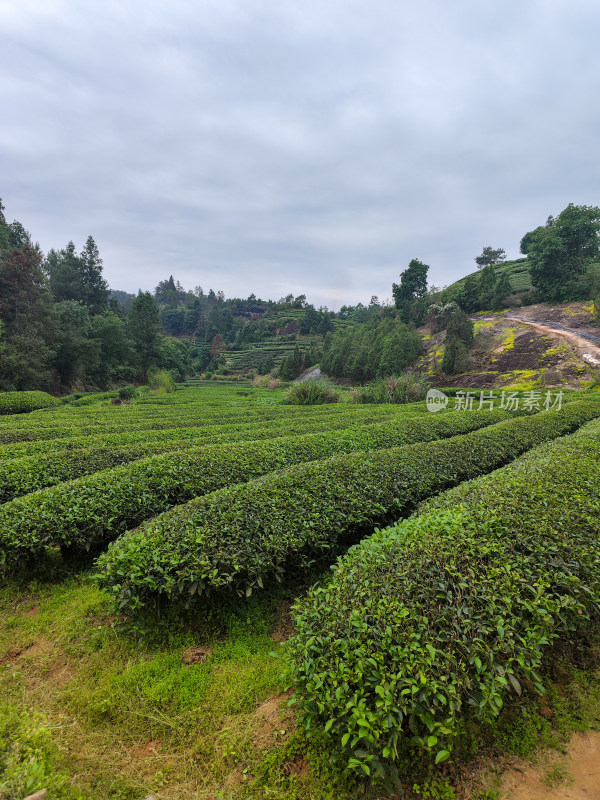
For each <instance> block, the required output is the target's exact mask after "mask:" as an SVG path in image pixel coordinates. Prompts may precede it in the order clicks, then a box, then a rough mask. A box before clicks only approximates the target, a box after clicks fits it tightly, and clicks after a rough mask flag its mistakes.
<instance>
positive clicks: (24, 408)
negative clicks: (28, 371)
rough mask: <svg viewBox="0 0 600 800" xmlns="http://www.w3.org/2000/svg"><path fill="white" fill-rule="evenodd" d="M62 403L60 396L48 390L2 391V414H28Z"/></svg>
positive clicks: (0, 399) (0, 403) (0, 404)
mask: <svg viewBox="0 0 600 800" xmlns="http://www.w3.org/2000/svg"><path fill="white" fill-rule="evenodd" d="M60 404H61V401H60V400H59V399H58V397H52V395H51V394H48V393H47V392H0V414H26V413H28V412H29V411H37V410H38V409H41V408H53V407H54V406H59V405H60Z"/></svg>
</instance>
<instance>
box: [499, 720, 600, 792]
mask: <svg viewBox="0 0 600 800" xmlns="http://www.w3.org/2000/svg"><path fill="white" fill-rule="evenodd" d="M501 797H502V798H503V800H599V798H600V732H598V731H587V732H586V733H576V734H575V735H574V736H573V738H572V739H571V741H570V742H569V745H568V751H567V754H566V755H565V756H558V755H557V756H556V757H555V758H552V759H551V760H549V761H548V763H545V764H544V765H543V766H539V765H538V766H533V765H531V764H529V763H527V762H522V763H519V764H517V765H515V766H514V767H512V768H511V769H510V770H509V771H508V772H506V773H505V774H504V777H503V779H502V794H501Z"/></svg>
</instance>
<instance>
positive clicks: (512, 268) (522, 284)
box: [448, 258, 532, 292]
mask: <svg viewBox="0 0 600 800" xmlns="http://www.w3.org/2000/svg"><path fill="white" fill-rule="evenodd" d="M495 270H496V275H498V276H500V275H502V274H504V273H506V274H507V275H508V277H509V279H510V282H511V285H512V288H513V291H515V292H526V291H528V290H529V289H531V288H532V284H531V276H530V274H529V267H528V266H527V259H526V258H517V259H515V260H514V261H505V262H504V263H503V264H496V265H495ZM480 272H481V271H480V270H474V271H473V272H470V273H468V274H467V275H465V276H464V277H463V278H460V280H458V281H455V282H454V283H451V284H450V286H448V290H449V292H452V291H453V290H456V289H458V288H460V287H461V286H462V285H463V283H464V282H465V280H466V278H468V277H469V275H474V276H478V275H479V274H480Z"/></svg>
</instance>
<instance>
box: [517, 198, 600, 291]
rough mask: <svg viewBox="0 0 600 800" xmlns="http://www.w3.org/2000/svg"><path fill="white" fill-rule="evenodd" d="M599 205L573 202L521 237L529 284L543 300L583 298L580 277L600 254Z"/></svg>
mask: <svg viewBox="0 0 600 800" xmlns="http://www.w3.org/2000/svg"><path fill="white" fill-rule="evenodd" d="M599 233H600V208H598V207H596V206H576V205H574V204H573V203H569V205H568V206H567V207H566V208H565V209H564V210H563V211H561V213H560V214H559V215H558V216H557V217H556V218H553V217H549V218H548V220H547V221H546V225H545V226H540V227H538V228H536V229H535V230H533V231H529V232H528V233H526V234H525V236H524V237H523V238H522V239H521V252H523V253H525V254H526V255H527V260H528V262H529V272H530V274H531V280H532V282H533V285H534V286H535V288H536V289H537V291H538V294H539V295H540V298H541V299H542V300H543V301H545V302H550V303H554V302H561V301H566V300H577V299H583V298H584V297H585V296H586V294H587V289H586V284H585V280H584V276H585V274H586V272H587V270H588V269H589V265H590V263H591V262H592V261H593V260H594V259H595V258H596V257H597V256H598V255H599V254H600V238H599Z"/></svg>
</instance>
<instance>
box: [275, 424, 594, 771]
mask: <svg viewBox="0 0 600 800" xmlns="http://www.w3.org/2000/svg"><path fill="white" fill-rule="evenodd" d="M530 422H531V423H536V422H541V418H540V417H538V418H533V419H532V420H530ZM508 424H511V423H503V425H504V426H506V425H508ZM512 424H514V423H512ZM498 427H502V426H498ZM557 432H558V431H557ZM486 433H487V431H484V432H483V435H485V434H486ZM599 480H600V423H599V422H598V421H595V422H593V423H591V424H590V425H589V426H586V427H584V428H583V429H582V430H581V431H580V432H579V433H577V434H575V435H574V436H571V437H568V438H565V439H560V440H558V441H556V442H552V443H550V444H546V445H545V446H543V447H541V448H539V449H536V450H534V451H532V452H531V453H529V454H528V455H527V456H525V457H523V458H522V459H520V460H518V461H517V462H515V463H514V464H512V465H510V466H508V467H505V468H504V469H503V470H501V471H499V472H495V473H493V474H492V475H490V476H486V477H482V478H480V479H477V480H475V481H472V482H470V483H466V484H463V485H462V486H460V487H459V488H457V489H454V490H452V491H450V492H448V493H446V494H444V495H441V496H440V497H439V498H437V499H434V500H431V501H429V502H428V503H426V504H425V505H424V506H423V507H422V509H421V511H420V513H418V514H417V515H415V516H413V517H412V518H411V519H409V520H407V521H405V522H402V523H399V524H397V525H395V526H393V527H391V528H388V529H386V530H383V531H380V532H378V533H376V534H375V535H374V536H372V537H371V538H370V539H367V540H365V541H364V542H362V543H361V544H360V545H359V546H357V547H356V548H354V549H352V550H351V551H350V552H349V553H348V555H347V556H346V557H345V558H343V559H341V560H340V561H338V563H337V564H336V566H335V568H334V569H333V573H332V577H331V579H330V580H329V581H328V582H326V583H325V585H321V586H317V587H315V588H313V589H312V590H311V592H310V593H309V595H308V597H307V598H306V599H305V600H304V601H301V602H300V603H299V604H298V605H297V607H296V614H295V624H296V627H297V630H298V634H297V636H296V638H295V639H294V640H293V642H292V644H291V648H290V664H291V670H292V676H293V679H294V680H295V683H296V687H297V692H298V697H299V700H300V708H301V714H302V722H303V724H304V726H305V727H306V728H307V729H309V730H314V731H316V730H318V731H324V732H325V733H326V735H327V736H328V738H329V741H330V742H331V745H332V749H333V751H334V753H337V754H338V757H339V758H340V759H341V761H342V762H343V763H345V764H346V765H347V766H348V767H349V768H350V769H351V770H355V771H357V772H360V773H361V774H362V773H366V774H367V775H371V776H373V777H377V778H384V779H385V778H387V779H392V780H394V779H396V780H397V779H398V771H397V767H398V759H399V758H400V757H401V756H402V755H403V756H405V757H406V758H407V759H408V760H410V759H411V758H414V757H415V755H416V753H419V752H420V753H424V754H426V755H427V756H429V757H430V758H431V759H432V761H435V763H439V762H441V761H444V760H445V759H446V758H448V757H449V755H450V752H451V750H452V748H453V743H454V741H455V739H456V737H457V736H459V735H460V734H461V733H462V732H463V731H464V730H465V725H466V723H467V722H468V720H470V719H472V718H473V717H474V718H475V719H476V720H479V721H482V720H483V721H489V720H493V719H494V718H495V717H496V716H497V715H498V713H499V711H500V710H501V708H502V707H503V702H504V698H505V697H506V695H507V694H508V693H510V692H517V693H520V692H521V683H522V681H523V680H529V681H531V682H532V683H533V684H534V685H535V686H536V687H537V689H538V691H542V685H541V681H540V675H539V668H540V663H541V659H542V656H543V653H544V651H545V650H546V649H547V647H548V645H549V644H550V643H551V642H552V641H554V640H556V638H557V637H559V636H561V635H563V634H565V633H567V632H570V631H579V630H581V629H582V628H583V627H584V626H586V625H588V624H589V622H590V620H591V619H594V618H596V617H597V613H598V603H599V602H600V592H599V587H600V566H599V565H600V544H599V542H600V537H599V534H600V522H599V521H600V513H599V511H600V506H599V504H598V497H597V492H596V491H595V489H594V487H596V486H597V485H598V481H599ZM507 531H510V535H507ZM411 751H412V753H413V755H412V756H411V754H410V753H411Z"/></svg>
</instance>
